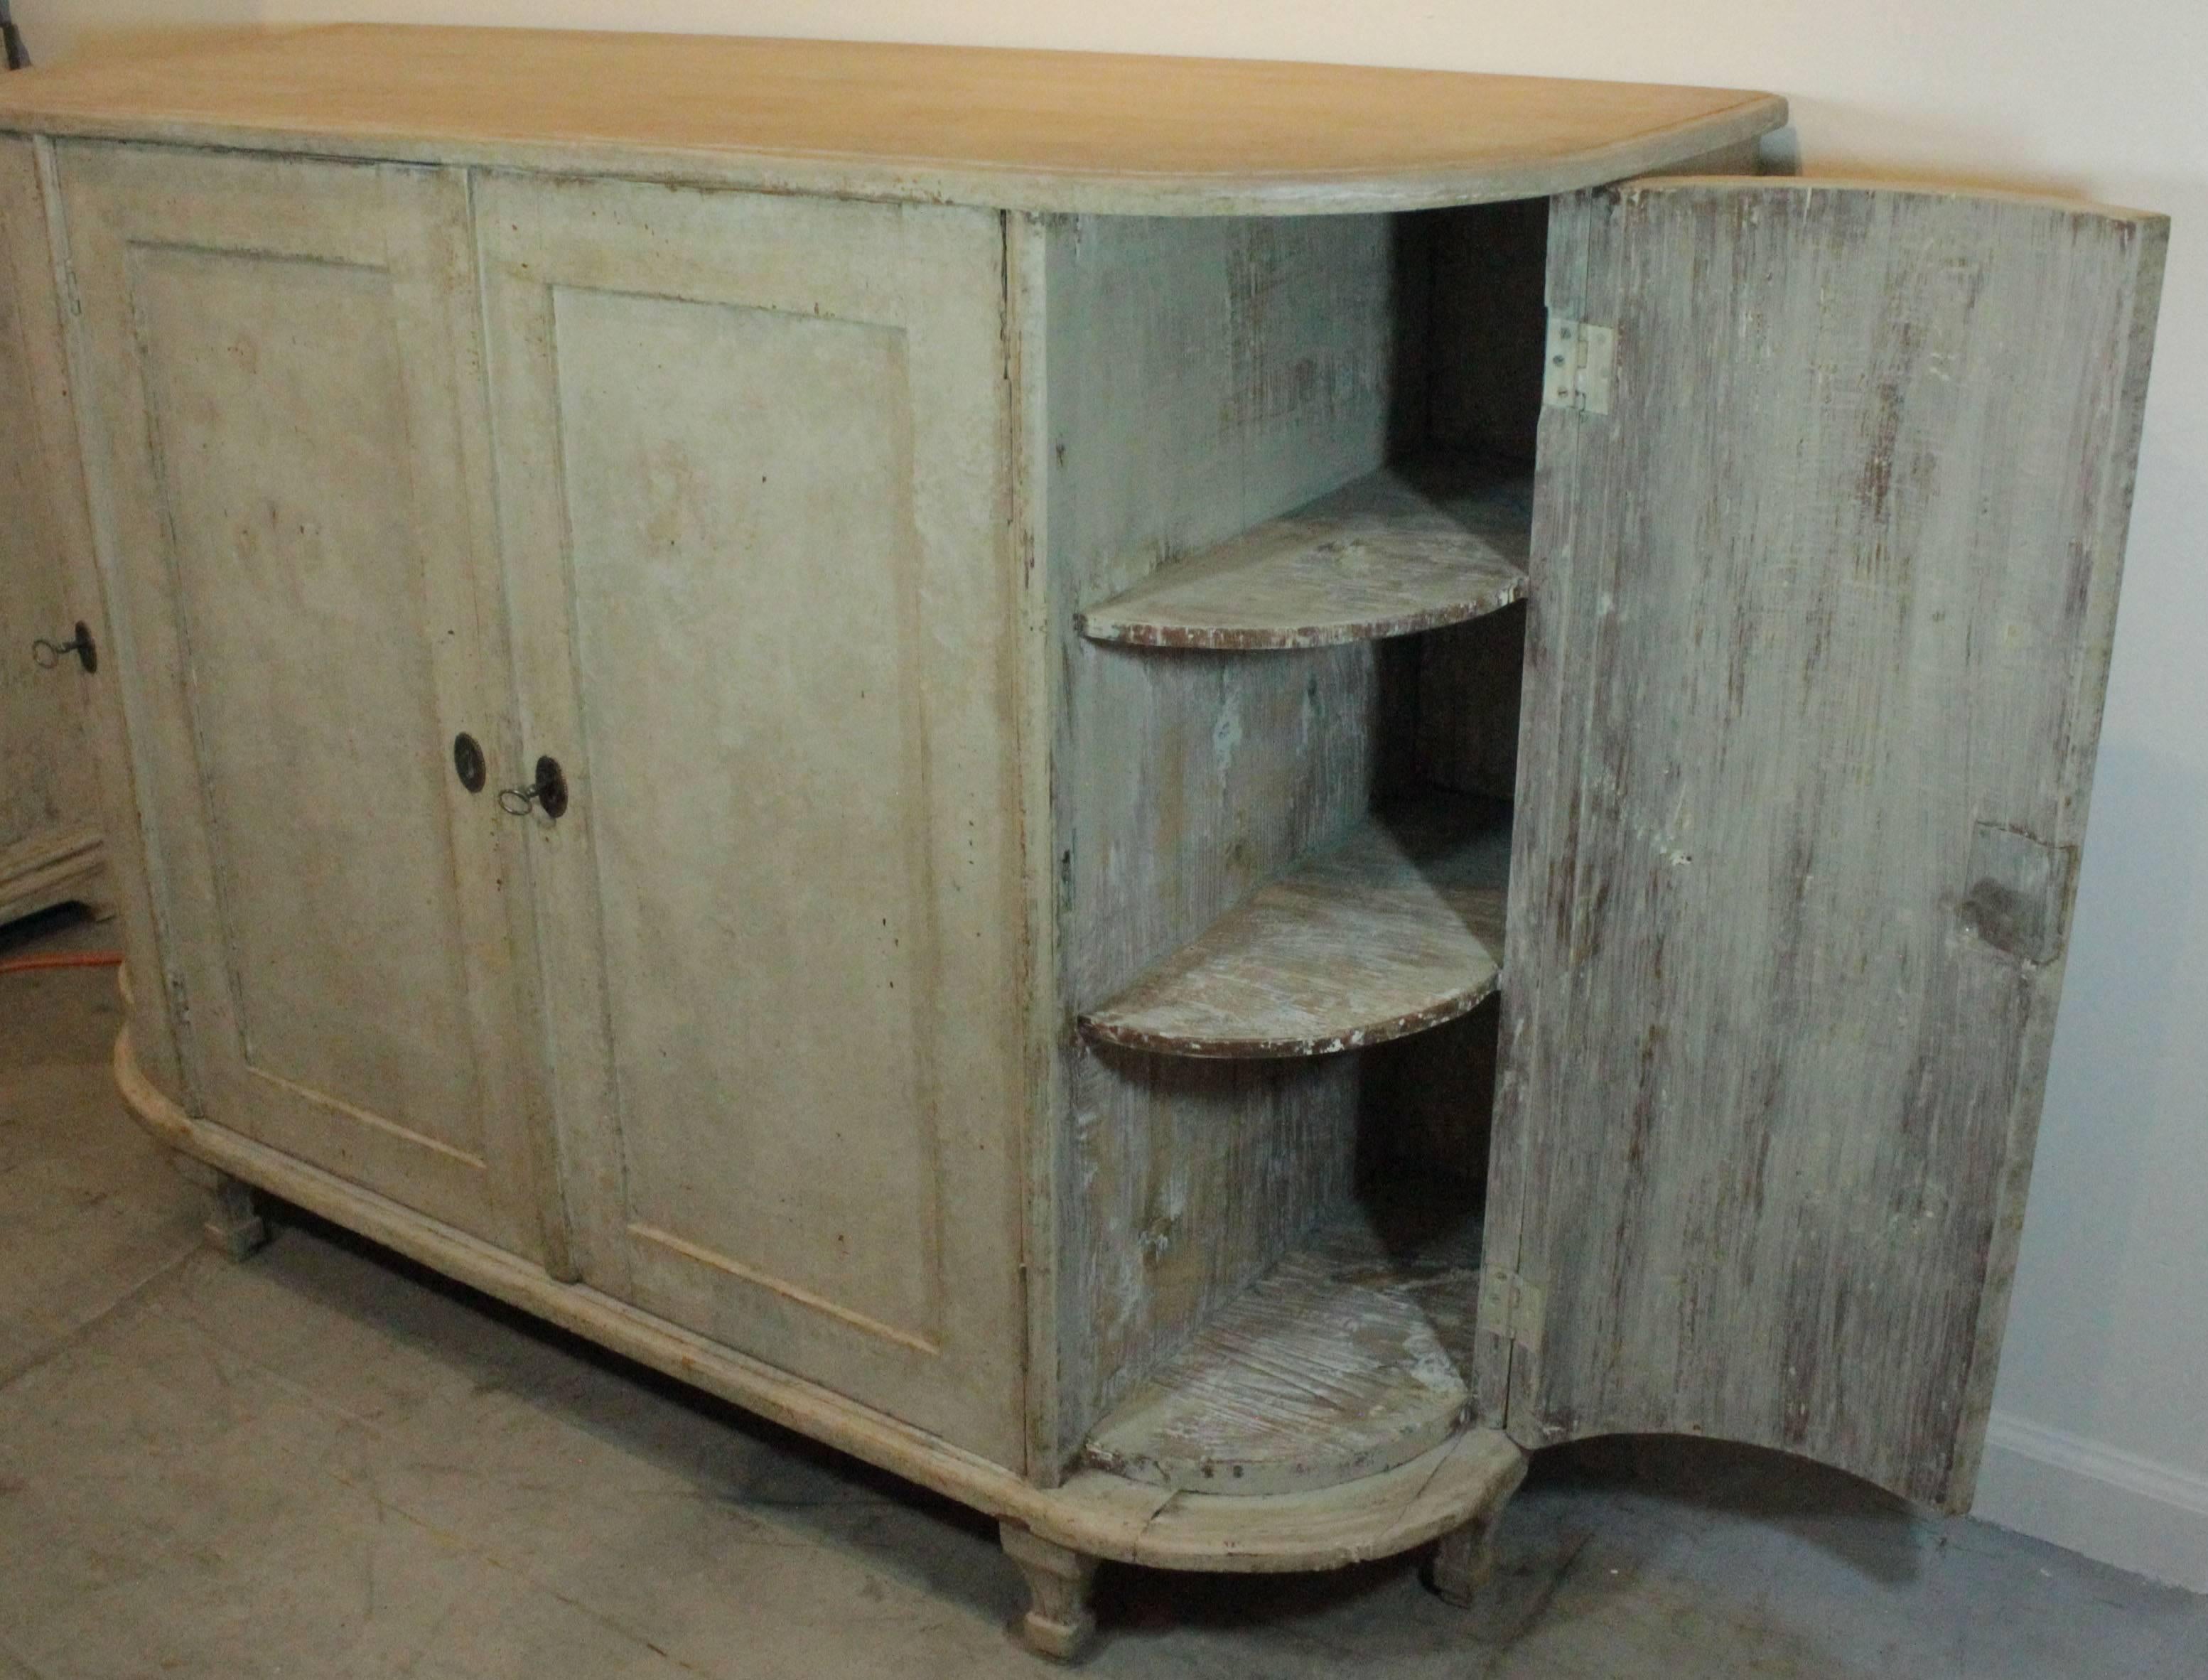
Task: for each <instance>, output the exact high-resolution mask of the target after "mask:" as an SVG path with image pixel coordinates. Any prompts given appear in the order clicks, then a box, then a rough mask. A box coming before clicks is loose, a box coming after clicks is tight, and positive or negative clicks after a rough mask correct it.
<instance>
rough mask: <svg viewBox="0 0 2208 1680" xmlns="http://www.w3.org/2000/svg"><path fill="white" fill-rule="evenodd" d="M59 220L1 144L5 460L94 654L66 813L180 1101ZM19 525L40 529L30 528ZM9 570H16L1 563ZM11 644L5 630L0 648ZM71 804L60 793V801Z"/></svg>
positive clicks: (41, 151) (154, 1054)
mask: <svg viewBox="0 0 2208 1680" xmlns="http://www.w3.org/2000/svg"><path fill="white" fill-rule="evenodd" d="M60 225H61V209H60V200H59V194H58V192H57V188H56V184H55V182H54V177H53V168H52V153H51V147H48V146H47V145H46V143H45V142H43V141H29V140H15V139H10V140H8V141H4V142H0V285H4V286H6V287H7V288H9V291H10V293H11V295H12V297H13V299H14V307H15V315H16V323H17V330H18V331H19V333H20V334H21V340H20V342H21V353H22V366H23V372H24V376H25V391H24V396H23V400H22V404H21V406H20V407H18V406H15V405H14V403H13V401H12V400H11V401H10V405H9V410H8V411H9V412H10V413H14V414H18V415H21V417H22V419H21V421H20V422H19V424H21V425H22V426H24V427H25V428H27V430H25V431H24V432H23V433H21V435H19V436H18V437H17V438H16V439H15V440H14V444H15V447H14V448H13V450H12V451H11V453H15V454H16V455H17V456H18V458H19V459H21V460H23V461H24V462H26V463H33V462H34V463H35V465H32V466H31V467H30V469H29V470H31V471H34V472H35V473H37V474H38V475H39V477H40V479H41V481H42V489H43V493H44V494H43V498H42V501H41V503H40V506H41V507H42V508H43V510H44V513H45V518H46V519H47V520H48V521H49V523H48V524H47V525H46V526H45V540H46V542H48V543H51V555H50V557H49V558H50V564H51V566H52V567H53V569H54V571H55V572H56V573H57V575H58V576H59V577H60V579H61V580H62V590H61V594H60V597H59V598H58V600H57V606H59V607H62V608H65V609H66V612H67V615H68V617H69V619H70V620H71V621H74V620H75V619H77V618H82V619H83V620H84V621H86V623H87V625H88V626H89V627H90V628H91V630H92V633H93V637H94V638H95V639H96V640H97V641H98V643H99V650H100V653H101V655H102V656H103V657H102V663H101V666H100V670H99V674H98V675H95V676H93V677H91V678H89V679H87V681H85V682H84V683H83V685H82V687H81V693H82V696H83V705H84V711H83V713H82V715H81V720H70V721H69V722H66V723H64V724H63V731H64V739H65V740H67V741H69V742H70V747H69V750H70V751H71V753H72V754H74V753H75V740H76V737H75V735H74V734H73V731H74V729H75V728H77V727H78V726H79V722H80V721H81V728H82V730H83V735H82V737H81V739H82V741H83V744H84V749H85V750H84V754H83V763H84V767H85V770H86V771H87V774H88V776H89V777H90V778H91V783H92V787H91V791H90V798H89V801H87V803H84V804H82V805H80V806H78V807H76V815H77V818H78V821H79V823H80V824H81V825H87V826H89V825H95V824H96V825H98V827H99V829H100V830H101V831H102V832H103V834H104V836H105V843H104V845H103V848H102V855H103V856H104V858H105V863H106V869H107V877H106V879H105V882H104V883H103V884H102V885H101V886H100V887H99V891H100V893H101V894H102V896H103V897H104V899H105V902H106V903H111V904H113V905H114V906H115V907H116V909H117V912H118V921H119V933H120V937H121V940H122V945H123V952H124V956H125V958H126V960H127V961H128V962H129V968H130V973H131V975H132V977H133V979H134V981H135V983H136V989H135V993H134V996H135V1004H134V1006H133V1008H132V1011H131V1037H132V1041H133V1043H134V1045H135V1047H136V1051H137V1056H138V1064H139V1066H140V1067H141V1069H142V1070H143V1071H144V1072H145V1074H146V1077H147V1078H148V1079H150V1080H151V1081H152V1082H153V1083H154V1084H155V1085H157V1086H158V1087H159V1089H161V1090H162V1091H163V1092H164V1093H165V1094H166V1095H170V1096H172V1097H181V1096H182V1095H183V1082H182V1079H181V1077H180V1074H179V1071H178V1067H177V1049H176V1037H175V1033H174V1030H173V1029H172V1026H171V1017H170V1005H169V987H168V986H167V984H166V982H165V981H164V980H163V978H162V973H161V955H160V949H159V941H158V939H157V935H156V923H155V920H154V912H153V897H152V894H151V893H150V891H148V888H147V870H146V860H145V853H144V842H143V832H144V831H143V829H142V827H141V821H140V811H139V795H138V779H137V777H136V775H135V771H134V770H133V767H132V763H131V758H130V748H129V736H128V734H127V732H126V722H125V717H124V714H123V685H122V683H121V682H120V681H118V680H117V675H116V673H117V671H118V670H119V669H123V666H124V664H125V663H126V662H127V661H128V659H129V639H128V637H127V636H126V635H124V634H123V633H122V630H121V627H120V625H119V623H118V621H117V617H116V615H114V614H113V613H111V611H110V610H109V603H108V601H107V599H106V596H105V591H104V590H103V589H102V587H101V585H100V581H99V572H98V565H97V561H96V555H95V549H94V546H93V534H92V523H91V519H90V514H91V511H92V510H91V507H90V506H89V503H88V500H87V484H86V477H87V475H86V468H85V462H84V458H83V454H82V452H81V448H80V447H79V444H78V434H77V424H76V415H75V396H76V390H75V387H76V383H77V381H76V379H75V376H74V375H73V374H72V371H71V357H72V355H73V351H72V349H71V347H70V345H69V339H68V337H67V335H66V333H65V330H64V328H65V321H66V317H65V312H64V309H63V301H62V291H61V284H60V283H61V278H62V274H63V265H62V264H60V263H59V262H57V261H56V255H57V250H58V249H60V246H61V241H60V240H59V239H58V238H57V229H59V227H60ZM5 528H6V529H7V530H8V531H10V532H15V531H20V530H23V529H26V528H25V527H18V526H17V525H15V520H14V518H13V517H12V515H11V516H10V517H9V519H8V520H7V522H6V527H5ZM27 529H28V530H30V531H37V530H38V529H39V527H38V525H35V524H33V525H30V526H28V527H27ZM0 540H7V539H0ZM9 576H10V578H11V579H12V578H13V577H14V576H15V572H14V570H13V567H10V568H9ZM37 633H38V634H40V635H46V634H50V633H51V632H49V631H47V630H45V629H40V630H39V631H38V632H37ZM19 645H20V644H19V643H18V642H17V640H16V639H15V633H14V631H13V630H12V629H10V630H9V640H8V641H7V643H6V644H5V646H6V647H7V648H15V647H17V646H19ZM9 773H10V774H11V775H12V771H11V772H9ZM75 797H76V795H75V794H73V793H69V792H66V791H65V793H64V800H65V801H72V802H73V801H75Z"/></svg>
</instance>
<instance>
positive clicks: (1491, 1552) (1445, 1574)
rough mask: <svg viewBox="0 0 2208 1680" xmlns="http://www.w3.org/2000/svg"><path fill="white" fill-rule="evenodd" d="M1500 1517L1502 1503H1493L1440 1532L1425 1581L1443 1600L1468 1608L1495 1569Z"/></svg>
mask: <svg viewBox="0 0 2208 1680" xmlns="http://www.w3.org/2000/svg"><path fill="white" fill-rule="evenodd" d="M1502 1521H1503V1505H1502V1504H1501V1503H1497V1504H1496V1505H1495V1506H1493V1507H1491V1509H1488V1510H1485V1511H1483V1512H1481V1513H1480V1514H1479V1515H1478V1516H1476V1517H1474V1518H1473V1520H1472V1521H1470V1522H1467V1523H1466V1524H1465V1525H1464V1527H1461V1528H1455V1529H1452V1530H1450V1531H1449V1533H1446V1534H1444V1535H1443V1536H1442V1538H1441V1542H1440V1544H1439V1545H1436V1546H1435V1548H1434V1555H1433V1557H1432V1560H1431V1562H1429V1563H1427V1565H1426V1585H1427V1586H1428V1587H1431V1588H1432V1589H1433V1593H1434V1596H1435V1597H1436V1598H1437V1599H1440V1600H1441V1601H1442V1602H1443V1604H1451V1605H1455V1606H1456V1607H1457V1608H1458V1609H1460V1610H1464V1609H1468V1608H1469V1607H1470V1606H1471V1605H1472V1603H1473V1600H1474V1599H1477V1598H1478V1597H1479V1589H1480V1588H1481V1587H1484V1586H1485V1585H1486V1584H1487V1578H1488V1576H1489V1575H1492V1574H1494V1572H1495V1530H1496V1528H1497V1525H1499V1524H1500V1523H1501V1522H1502Z"/></svg>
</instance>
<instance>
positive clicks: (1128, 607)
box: [1079, 464, 1533, 651]
mask: <svg viewBox="0 0 2208 1680" xmlns="http://www.w3.org/2000/svg"><path fill="white" fill-rule="evenodd" d="M1532 524H1533V485H1532V482H1531V480H1530V479H1528V478H1521V477H1516V476H1515V475H1507V474H1503V473H1499V472H1493V471H1482V470H1480V469H1479V467H1478V466H1476V465H1469V464H1467V465H1464V466H1455V465H1445V466H1442V467H1439V468H1436V469H1430V470H1425V471H1421V470H1419V469H1417V468H1402V469H1399V468H1384V467H1383V469H1382V470H1381V471H1378V472H1377V473H1373V474H1371V475H1370V476H1369V477H1364V478H1360V479H1358V480H1356V481H1355V482H1353V483H1349V484H1346V485H1344V486H1343V487H1342V488H1341V489H1339V490H1336V491H1334V492H1333V493H1331V494H1330V495H1324V496H1322V497H1320V498H1319V499H1318V500H1317V501H1314V502H1312V503H1311V504H1310V505H1309V506H1307V507H1300V508H1299V509H1297V510H1296V511H1295V512H1294V513H1291V514H1289V515H1288V516H1287V518H1285V519H1269V520H1267V521H1266V522H1265V523H1264V524H1263V525H1258V526H1257V527H1256V528H1255V529H1253V530H1251V531H1246V532H1245V533H1244V534H1243V535H1241V536H1239V537H1232V538H1229V539H1228V540H1227V542H1225V543H1221V544H1220V545H1219V546H1218V547H1217V548H1215V549H1206V550H1205V551H1204V552H1203V553H1202V554H1197V555H1190V556H1189V557H1188V558H1187V559H1185V560H1182V561H1175V562H1174V563H1173V565H1171V566H1168V567H1164V568H1162V569H1161V570H1160V571H1158V572H1156V573H1153V574H1152V575H1151V576H1150V577H1149V578H1147V579H1144V580H1143V582H1142V583H1140V584H1137V585H1136V586H1135V587H1134V588H1133V589H1131V590H1129V591H1127V592H1126V593H1125V594H1124V595H1121V596H1119V597H1116V598H1114V599H1113V600H1110V601H1107V602H1105V603H1102V604H1101V605H1099V606H1095V607H1091V608H1090V609H1089V610H1087V611H1086V612H1084V613H1083V614H1082V615H1081V616H1080V620H1079V622H1080V627H1081V633H1082V634H1083V635H1085V636H1087V637H1088V638H1089V640H1091V641H1096V642H1125V643H1127V644H1129V645H1132V646H1137V647H1158V648H1212V649H1217V650H1221V651H1257V650H1262V649H1278V648H1295V647H1325V646H1330V645H1334V644H1335V643H1339V642H1366V641H1377V640H1379V639H1382V638H1383V637H1386V636H1404V635H1409V634H1411V633H1413V632H1415V631H1420V630H1434V629H1438V628H1440V627H1442V626H1443V625H1448V624H1457V623H1461V622H1462V621H1465V620H1467V619H1471V618H1477V617H1479V615H1481V614H1483V613H1491V612H1493V611H1494V610H1495V609H1497V608H1498V607H1503V606H1507V605H1508V604H1509V603H1511V602H1513V601H1515V600H1517V599H1518V598H1519V597H1521V596H1522V595H1523V594H1524V593H1525V591H1526V542H1527V532H1528V530H1529V528H1530V527H1531V525H1532Z"/></svg>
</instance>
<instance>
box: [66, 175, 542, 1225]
mask: <svg viewBox="0 0 2208 1680" xmlns="http://www.w3.org/2000/svg"><path fill="white" fill-rule="evenodd" d="M63 183H64V201H65V204H66V207H67V211H68V215H69V225H70V244H71V251H72V257H73V262H74V266H75V273H76V276H77V283H78V286H79V291H80V293H81V299H82V303H83V328H82V332H83V339H84V343H85V345H86V346H87V363H88V365H89V367H90V369H92V375H93V381H92V387H93V388H92V389H91V390H90V391H89V393H87V404H86V408H87V416H88V419H89V424H88V431H89V434H90V441H91V450H90V454H91V457H92V465H93V479H94V483H95V484H96V485H98V486H99V487H101V488H102V489H104V492H105V494H104V495H102V496H100V497H99V498H98V499H99V501H100V503H101V507H100V510H99V511H100V513H102V515H103V517H102V519H101V525H102V529H101V531H100V532H99V537H100V547H101V551H102V563H103V565H104V567H105V569H106V573H107V575H108V577H109V579H110V587H111V594H112V595H113V596H114V597H115V598H117V599H118V600H120V601H121V602H123V603H124V604H125V613H124V618H125V621H126V623H127V637H126V638H125V640H126V645H124V646H123V647H121V648H118V650H117V651H118V654H119V655H120V657H121V663H123V666H124V668H125V669H124V673H123V681H124V682H125V684H126V687H127V693H128V696H129V702H130V709H131V713H132V724H133V731H134V735H135V736H136V737H137V738H138V740H139V741H140V743H141V753H142V755H143V757H144V759H145V760H146V771H147V774H146V781H147V785H148V786H149V788H150V789H151V790H152V791H151V805H152V807H153V808H152V812H151V815H150V825H151V827H152V830H153V853H154V861H153V870H154V873H155V876H156V879H157V883H158V885H157V892H156V896H157V899H158V901H159V906H160V909H161V913H162V915H163V916H164V919H165V922H166V924H167V941H166V943H167V945H168V948H169V951H170V958H169V960H170V963H171V969H172V973H173V980H172V983H173V984H175V985H177V986H178V987H181V990H182V993H183V1002H184V1005H185V1008H186V1010H187V1011H188V1012H189V1019H190V1023H191V1031H190V1034H189V1042H190V1053H189V1077H190V1078H191V1081H192V1083H193V1084H194V1086H195V1090H194V1092H193V1096H194V1099H195V1101H196V1102H197V1103H198V1104H200V1105H201V1106H202V1107H204V1109H205V1111H206V1112H207V1113H209V1114H210V1115H211V1116H212V1117H213V1118H214V1119H218V1120H220V1121H221V1122H223V1123H224V1124H225V1125H231V1126H233V1127H236V1128H237V1130H239V1131H244V1132H247V1133H248V1134H249V1135H251V1136H253V1137H257V1138H259V1139H261V1141H263V1142H265V1143H271V1144H273V1145H276V1146H278V1147H279V1148H282V1149H288V1150H290V1151H291V1152H293V1153H295V1154H297V1155H302V1156H303V1157H304V1158H306V1159H308V1160H309V1161H314V1162H315V1163H316V1164H317V1165H320V1166H322V1167H327V1168H328V1169H329V1170H331V1171H333V1172H335V1173H339V1174H340V1175H342V1176H344V1177H345V1178H348V1179H353V1180H355V1181H357V1182H358V1183H361V1184H363V1185H367V1186H368V1187H369V1188H371V1189H375V1190H378V1191H383V1192H384V1193H386V1194H388V1195H390V1196H392V1197H394V1198H395V1199H397V1200H399V1201H401V1202H405V1203H409V1204H410V1205H412V1206H416V1207H418V1208H421V1209H423V1210H424V1211H427V1212H429V1213H433V1214H435V1215H438V1216H440V1217H442V1218H445V1219H447V1220H450V1221H453V1223H456V1224H459V1225H460V1226H463V1227H465V1228H467V1229H469V1230H471V1231H475V1232H477V1233H480V1234H482V1235H484V1236H487V1237H489V1238H492V1239H495V1240H497V1241H500V1242H501V1243H504V1244H506V1245H509V1246H513V1247H515V1248H519V1249H522V1250H525V1251H535V1250H536V1248H537V1246H538V1238H537V1220H536V1215H535V1212H534V1207H535V1198H534V1197H533V1195H532V1194H531V1190H530V1184H531V1178H530V1174H529V1173H528V1171H527V1169H526V1165H525V1163H526V1162H527V1161H528V1160H529V1158H530V1156H529V1149H528V1146H527V1144H526V1142H525V1131H524V1130H523V1128H522V1125H521V1120H522V1113H521V1110H522V1107H523V1106H524V1105H523V1101H522V1100H523V1097H524V1095H525V1091H524V1089H523V1086H522V1084H521V1082H520V1077H519V1058H518V1045H519V1029H518V1023H517V1019H516V1012H515V1004H514V993H513V963H512V955H511V951H510V948H509V943H508V930H507V921H506V910H505V906H504V903H503V888H502V882H503V879H504V875H505V872H506V863H505V861H504V860H503V858H502V857H501V848H502V847H503V846H505V845H507V844H509V843H511V842H510V841H508V840H507V839H506V838H505V837H502V835H501V830H500V826H499V819H498V818H497V815H496V807H495V803H494V802H493V801H492V800H491V799H490V798H489V796H488V795H477V796H471V795H469V794H468V793H467V792H466V791H465V789H462V788H461V787H460V786H459V781H458V778H457V777H456V776H455V775H454V773H453V768H452V763H451V759H450V756H449V751H450V749H449V743H450V742H451V741H452V739H453V735H454V734H455V733H456V732H457V731H458V730H460V729H469V730H471V731H473V732H475V733H477V734H478V735H481V736H482V737H483V739H485V740H486V741H489V742H492V743H495V744H501V745H502V744H503V733H504V731H503V730H502V729H501V717H502V716H503V714H504V713H505V712H506V711H507V710H508V706H507V700H506V698H505V693H504V687H505V685H504V684H503V683H502V682H501V679H500V669H501V660H502V651H501V645H500V640H499V637H498V634H497V631H496V616H495V615H496V607H495V596H494V595H492V594H491V593H489V590H490V588H491V586H492V583H493V581H494V580H495V565H494V564H493V562H492V561H491V560H490V556H489V555H488V553H486V552H479V549H478V545H479V543H481V542H482V532H483V526H484V523H485V521H484V518H483V516H484V514H486V513H488V495H487V494H486V492H487V488H488V487H487V484H485V483H484V481H483V458H482V453H481V446H480V441H479V440H480V437H481V435H482V434H483V414H482V410H481V406H480V404H481V395H480V386H479V385H478V384H475V383H473V382H472V381H471V380H470V379H469V378H468V377H467V375H469V374H470V373H471V369H473V367H474V366H475V365H476V363H475V360H474V352H473V350H472V338H473V329H472V328H471V326H470V325H469V319H468V311H469V309H470V306H471V303H472V301H473V288H472V285H471V283H470V282H471V275H470V270H469V266H468V262H467V255H468V244H467V237H466V222H465V207H466V199H465V186H464V184H463V183H461V182H460V181H459V179H458V178H457V177H447V176H441V175H439V174H437V173H435V172H434V171H412V170H398V169H376V168H372V167H355V166H351V165H303V164H291V163H277V162H268V161H261V160H249V159H214V158H207V157H198V156H193V155H190V154H168V153H159V152H153V151H141V150H136V149H133V148H117V147H71V148H68V149H67V151H66V152H65V154H64V158H63ZM471 402H473V403H474V404H476V405H477V406H476V408H475V409H474V411H472V413H471V412H470V411H469V410H468V406H467V405H469V404H470V403H471ZM495 756H499V755H497V754H495ZM514 767H515V765H514V760H513V754H512V753H511V750H510V748H509V749H508V750H507V752H506V753H504V754H503V763H502V765H501V768H503V769H506V770H508V771H511V770H513V768H514Z"/></svg>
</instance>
